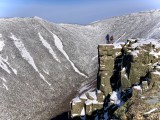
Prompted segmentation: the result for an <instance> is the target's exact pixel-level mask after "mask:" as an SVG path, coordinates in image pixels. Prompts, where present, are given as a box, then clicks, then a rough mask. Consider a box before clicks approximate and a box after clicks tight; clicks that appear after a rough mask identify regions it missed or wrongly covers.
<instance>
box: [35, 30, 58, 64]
mask: <svg viewBox="0 0 160 120" xmlns="http://www.w3.org/2000/svg"><path fill="white" fill-rule="evenodd" d="M38 35H39V38H40V41H41V42H42V44H43V45H44V46H45V47H46V48H47V49H48V51H49V53H50V54H51V55H52V57H53V58H54V59H55V60H56V61H58V62H59V63H61V61H60V60H59V59H58V57H57V55H56V54H55V53H54V51H53V49H52V47H51V46H50V44H49V43H48V42H47V41H46V40H45V39H44V38H43V37H42V35H41V34H40V33H38Z"/></svg>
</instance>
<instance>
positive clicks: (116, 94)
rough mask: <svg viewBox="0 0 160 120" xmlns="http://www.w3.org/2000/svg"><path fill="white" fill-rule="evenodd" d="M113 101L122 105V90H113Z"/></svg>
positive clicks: (111, 98)
mask: <svg viewBox="0 0 160 120" xmlns="http://www.w3.org/2000/svg"><path fill="white" fill-rule="evenodd" d="M110 101H111V103H114V104H117V105H118V106H121V105H122V104H123V102H122V100H121V97H120V91H113V92H112V94H111V97H110Z"/></svg>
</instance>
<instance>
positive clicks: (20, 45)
mask: <svg viewBox="0 0 160 120" xmlns="http://www.w3.org/2000/svg"><path fill="white" fill-rule="evenodd" d="M10 38H11V39H13V41H14V44H15V46H16V47H17V48H18V50H19V51H20V53H21V55H22V57H23V58H24V59H25V60H26V61H27V62H28V63H29V64H30V65H31V66H32V67H33V68H34V69H35V71H36V72H38V73H39V76H40V77H41V78H42V79H43V80H44V81H45V82H46V83H47V84H48V85H49V86H51V84H50V83H49V82H48V81H47V80H46V79H45V77H44V76H43V75H42V74H41V73H40V72H39V70H38V68H37V67H36V65H35V62H34V60H33V58H32V57H31V55H30V53H29V52H28V51H27V49H26V48H25V46H24V44H23V42H22V41H21V40H20V39H18V38H16V36H15V35H13V34H12V33H11V37H10Z"/></svg>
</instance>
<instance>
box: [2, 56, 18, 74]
mask: <svg viewBox="0 0 160 120" xmlns="http://www.w3.org/2000/svg"><path fill="white" fill-rule="evenodd" d="M1 59H3V61H4V62H5V63H6V64H7V65H8V66H9V68H11V70H12V71H13V73H14V74H15V75H17V70H16V69H14V68H13V67H12V66H11V65H10V64H9V63H8V57H7V58H6V59H4V58H2V57H1Z"/></svg>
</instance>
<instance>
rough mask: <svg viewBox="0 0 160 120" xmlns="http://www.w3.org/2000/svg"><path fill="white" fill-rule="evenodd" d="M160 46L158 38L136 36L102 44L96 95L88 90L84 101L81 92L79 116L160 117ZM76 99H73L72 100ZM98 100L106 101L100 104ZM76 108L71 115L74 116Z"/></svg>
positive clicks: (100, 117) (125, 118)
mask: <svg viewBox="0 0 160 120" xmlns="http://www.w3.org/2000/svg"><path fill="white" fill-rule="evenodd" d="M159 47H160V46H159V43H158V41H156V40H155V41H153V40H144V41H138V40H137V39H129V40H127V42H126V43H118V44H107V45H99V46H98V52H99V56H98V57H99V73H98V78H97V79H98V80H97V91H94V96H95V97H91V95H89V93H85V94H87V95H88V96H87V97H86V99H85V100H84V101H83V100H82V98H81V96H80V98H81V104H82V105H83V107H82V108H83V109H81V110H85V114H84V113H83V115H82V113H81V114H80V113H78V111H77V114H76V116H85V119H95V116H96V119H98V120H101V119H105V120H107V119H112V118H113V119H114V118H115V119H121V120H131V119H133V120H144V119H148V120H149V119H151V118H152V119H157V118H158V117H159V116H158V114H159V104H160V99H159V97H160V96H159V91H160V84H159V83H160V70H159V66H160V65H159V56H160V53H159V50H158V49H159ZM131 96H132V98H131ZM129 98H131V99H129ZM128 99H129V100H128ZM127 100H128V101H127ZM95 101H96V102H95ZM77 102H78V101H77ZM77 102H76V101H72V104H73V103H77ZM79 102H80V101H79ZM99 103H101V104H103V105H100V106H101V107H99ZM74 107H75V106H74ZM77 107H78V106H77ZM73 110H74V109H73V108H72V110H71V115H72V117H73V118H74V115H75V114H72V113H73ZM147 111H148V112H147ZM156 111H157V113H156ZM152 113H153V114H152Z"/></svg>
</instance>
